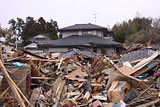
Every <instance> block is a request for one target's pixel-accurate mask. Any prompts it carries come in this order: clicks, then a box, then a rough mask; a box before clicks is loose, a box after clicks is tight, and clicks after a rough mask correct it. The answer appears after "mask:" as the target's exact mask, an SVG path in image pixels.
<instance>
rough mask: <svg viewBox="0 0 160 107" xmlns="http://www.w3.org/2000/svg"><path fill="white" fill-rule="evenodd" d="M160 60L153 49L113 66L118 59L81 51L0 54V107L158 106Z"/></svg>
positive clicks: (20, 51)
mask: <svg viewBox="0 0 160 107" xmlns="http://www.w3.org/2000/svg"><path fill="white" fill-rule="evenodd" d="M128 54H130V53H128ZM28 55H31V56H34V57H28ZM130 55H131V54H130ZM159 56H160V53H159V51H153V52H152V54H151V55H148V56H147V57H141V58H142V59H137V58H135V59H133V60H126V59H125V60H123V61H122V60H121V59H120V62H119V63H117V64H116V63H114V59H116V60H118V59H119V56H118V55H113V56H112V57H111V58H109V57H107V56H105V55H96V54H87V52H86V51H85V52H84V51H79V50H74V51H72V52H70V53H68V54H67V53H65V54H62V55H61V56H58V57H57V58H55V57H54V58H53V57H52V56H51V58H49V57H45V56H40V55H36V54H34V53H31V52H30V51H27V50H25V49H21V50H18V51H16V50H13V51H12V52H8V53H6V52H3V51H1V60H0V71H1V72H0V74H1V77H2V80H1V83H0V87H1V88H0V106H21V107H26V106H28V107H46V106H49V107H146V106H155V107H158V106H159V105H160V99H159V97H160V91H159V90H160V85H159V81H160V61H159ZM122 57H123V56H122ZM122 57H121V58H122Z"/></svg>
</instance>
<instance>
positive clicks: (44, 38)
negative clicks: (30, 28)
mask: <svg viewBox="0 0 160 107" xmlns="http://www.w3.org/2000/svg"><path fill="white" fill-rule="evenodd" d="M50 40H51V38H49V37H47V36H45V35H37V36H35V37H32V38H29V39H28V41H30V42H31V43H46V42H48V41H50Z"/></svg>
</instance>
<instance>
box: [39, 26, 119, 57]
mask: <svg viewBox="0 0 160 107" xmlns="http://www.w3.org/2000/svg"><path fill="white" fill-rule="evenodd" d="M59 32H60V34H61V35H62V38H60V39H57V40H54V41H48V42H46V43H39V44H38V48H43V51H44V52H45V53H46V54H49V53H55V52H62V53H63V52H67V51H69V50H72V49H73V48H78V49H83V50H88V51H91V52H96V53H106V54H107V55H109V56H110V55H112V54H115V53H117V51H118V50H119V49H120V48H122V44H120V43H118V42H115V41H113V40H112V38H113V32H112V31H108V29H107V28H105V27H101V26H98V25H94V24H90V23H89V24H75V25H72V26H68V27H65V28H62V29H59Z"/></svg>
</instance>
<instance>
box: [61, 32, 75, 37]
mask: <svg viewBox="0 0 160 107" xmlns="http://www.w3.org/2000/svg"><path fill="white" fill-rule="evenodd" d="M71 35H78V32H77V31H72V32H63V33H62V38H64V37H68V36H71Z"/></svg>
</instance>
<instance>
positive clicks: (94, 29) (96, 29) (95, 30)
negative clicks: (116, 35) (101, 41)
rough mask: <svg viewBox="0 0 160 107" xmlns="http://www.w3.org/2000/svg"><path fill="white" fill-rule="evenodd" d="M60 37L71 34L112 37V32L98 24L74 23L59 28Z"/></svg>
mask: <svg viewBox="0 0 160 107" xmlns="http://www.w3.org/2000/svg"><path fill="white" fill-rule="evenodd" d="M59 32H60V34H61V35H62V38H65V37H68V36H71V35H78V36H84V35H87V34H88V35H97V36H99V37H104V38H106V39H110V40H112V39H113V32H112V31H109V30H108V29H107V28H105V27H102V26H98V25H95V24H91V23H88V24H75V25H71V26H68V27H64V28H61V29H59Z"/></svg>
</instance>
